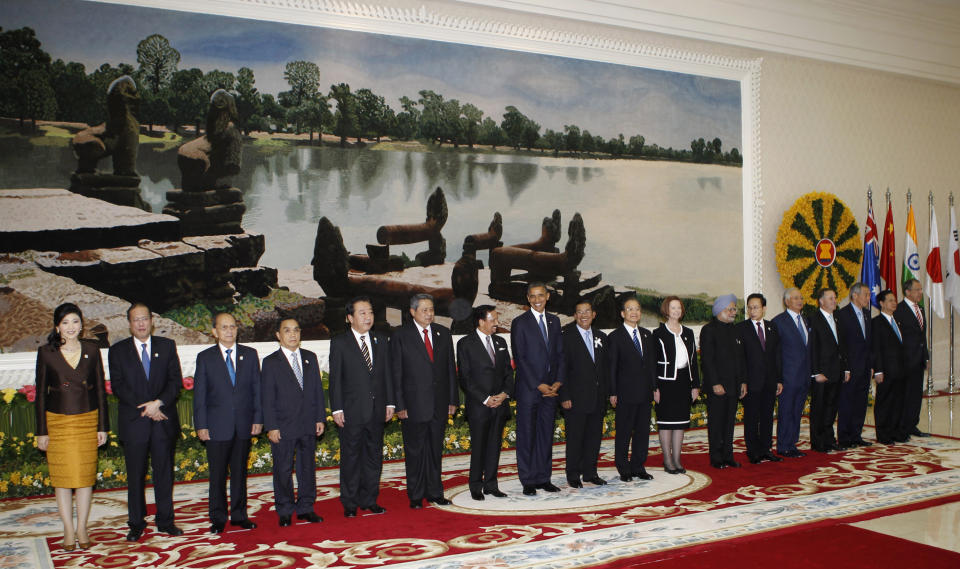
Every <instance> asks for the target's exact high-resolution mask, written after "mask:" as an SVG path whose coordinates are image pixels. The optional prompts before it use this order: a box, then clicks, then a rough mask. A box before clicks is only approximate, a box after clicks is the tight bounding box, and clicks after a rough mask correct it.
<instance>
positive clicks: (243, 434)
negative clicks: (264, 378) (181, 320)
mask: <svg viewBox="0 0 960 569" xmlns="http://www.w3.org/2000/svg"><path fill="white" fill-rule="evenodd" d="M213 337H214V338H216V340H217V344H216V345H214V346H210V347H209V348H207V349H206V350H203V351H202V352H200V353H199V354H197V369H196V372H195V373H194V377H193V425H194V427H195V428H196V429H197V438H199V439H200V440H201V441H204V442H205V443H206V447H207V462H208V463H209V464H210V491H209V496H210V498H209V500H210V504H209V507H210V532H211V533H222V532H223V530H224V527H225V526H226V523H227V514H228V511H227V471H228V470H229V472H230V510H229V515H230V525H232V526H238V527H240V528H243V529H254V528H255V527H257V524H255V523H253V522H252V521H250V519H249V518H248V517H247V457H249V456H250V437H251V436H254V435H259V434H260V432H261V431H262V430H263V408H262V406H261V402H262V400H261V398H260V358H259V356H258V355H257V351H256V350H254V349H253V348H251V347H248V346H241V345H240V344H238V343H237V321H236V320H235V319H234V317H233V316H231V315H230V314H227V313H225V312H221V313H220V314H217V315H216V316H215V317H214V320H213Z"/></svg>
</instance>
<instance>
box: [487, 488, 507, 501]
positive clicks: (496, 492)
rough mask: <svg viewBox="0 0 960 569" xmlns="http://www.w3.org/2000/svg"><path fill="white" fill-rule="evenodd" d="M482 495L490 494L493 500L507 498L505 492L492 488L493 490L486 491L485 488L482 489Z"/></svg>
mask: <svg viewBox="0 0 960 569" xmlns="http://www.w3.org/2000/svg"><path fill="white" fill-rule="evenodd" d="M483 493H484V494H490V495H491V496H493V497H494V498H506V497H507V494H506V492H501V491H500V489H499V488H494V489H493V490H487V489H486V488H484V489H483ZM481 499H482V498H481Z"/></svg>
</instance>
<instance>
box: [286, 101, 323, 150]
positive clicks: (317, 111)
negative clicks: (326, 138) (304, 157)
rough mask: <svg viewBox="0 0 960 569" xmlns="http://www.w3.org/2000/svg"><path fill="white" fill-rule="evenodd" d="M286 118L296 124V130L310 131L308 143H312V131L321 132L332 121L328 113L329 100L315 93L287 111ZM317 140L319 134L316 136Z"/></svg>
mask: <svg viewBox="0 0 960 569" xmlns="http://www.w3.org/2000/svg"><path fill="white" fill-rule="evenodd" d="M287 120H288V121H289V122H291V123H293V124H294V125H296V129H297V132H298V133H300V132H303V131H304V130H306V131H308V132H309V133H310V143H311V144H312V143H313V133H314V131H316V132H317V133H319V134H321V135H322V134H323V129H324V127H326V126H329V125H330V124H331V123H332V122H333V115H332V114H331V113H330V102H329V100H328V99H327V98H326V97H323V96H321V95H316V96H314V97H313V98H312V99H309V100H305V101H303V102H302V103H300V104H299V105H297V106H296V107H293V108H291V109H290V110H288V111H287ZM317 138H318V140H319V138H320V137H319V136H318V137H317Z"/></svg>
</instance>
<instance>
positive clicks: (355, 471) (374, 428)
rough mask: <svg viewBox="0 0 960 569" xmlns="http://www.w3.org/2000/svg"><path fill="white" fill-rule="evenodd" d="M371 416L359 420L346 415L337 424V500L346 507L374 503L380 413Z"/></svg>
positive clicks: (380, 451) (380, 455) (379, 456)
mask: <svg viewBox="0 0 960 569" xmlns="http://www.w3.org/2000/svg"><path fill="white" fill-rule="evenodd" d="M380 409H383V407H380ZM371 417H372V418H371V420H370V421H367V422H366V423H360V422H358V421H357V420H356V419H354V420H353V421H351V420H350V415H347V417H346V424H344V426H343V427H342V428H340V502H341V503H342V504H343V509H345V510H353V509H356V508H367V507H369V506H373V505H374V504H376V503H377V496H378V495H379V494H380V473H381V471H382V470H383V416H382V415H380V414H379V413H376V412H374V413H373V415H372V416H371Z"/></svg>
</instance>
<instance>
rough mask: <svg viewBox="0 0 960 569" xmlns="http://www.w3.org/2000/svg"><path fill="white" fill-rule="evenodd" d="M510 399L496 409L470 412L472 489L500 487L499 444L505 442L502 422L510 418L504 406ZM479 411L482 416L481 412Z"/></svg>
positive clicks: (468, 417)
mask: <svg viewBox="0 0 960 569" xmlns="http://www.w3.org/2000/svg"><path fill="white" fill-rule="evenodd" d="M506 405H507V402H506V401H504V402H503V404H502V405H501V406H500V407H498V408H497V409H496V410H494V411H493V412H487V411H486V410H483V411H482V412H478V413H468V415H467V422H468V424H469V426H470V491H471V492H480V491H481V490H487V491H488V492H492V491H493V490H498V489H499V488H498V486H497V468H498V467H499V466H500V447H501V445H502V444H503V426H504V425H505V424H506V422H507V412H506V409H505V408H504V407H505V406H506ZM478 415H479V416H478Z"/></svg>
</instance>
